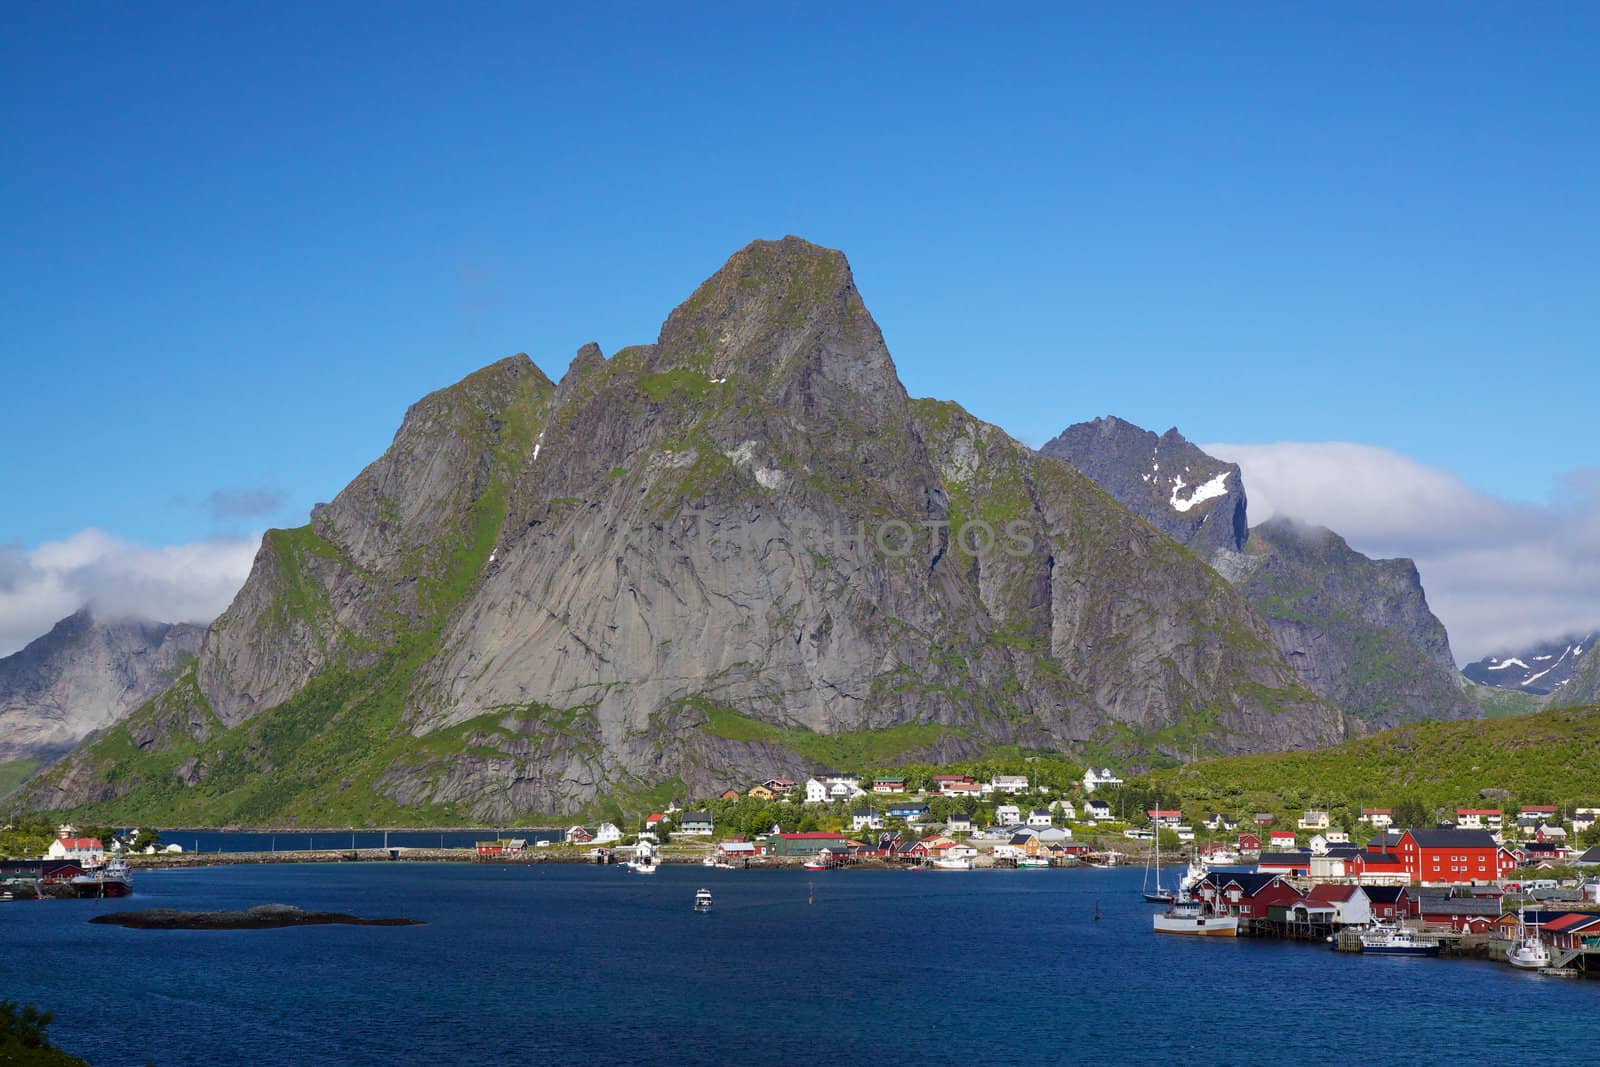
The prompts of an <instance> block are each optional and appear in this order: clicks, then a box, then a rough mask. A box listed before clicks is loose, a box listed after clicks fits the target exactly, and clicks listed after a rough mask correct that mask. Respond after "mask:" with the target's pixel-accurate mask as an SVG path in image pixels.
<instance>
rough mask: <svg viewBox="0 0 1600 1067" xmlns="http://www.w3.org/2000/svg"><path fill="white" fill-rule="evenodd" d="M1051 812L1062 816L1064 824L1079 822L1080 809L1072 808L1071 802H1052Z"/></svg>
mask: <svg viewBox="0 0 1600 1067" xmlns="http://www.w3.org/2000/svg"><path fill="white" fill-rule="evenodd" d="M1050 810H1051V811H1053V812H1055V813H1056V814H1057V815H1059V816H1061V818H1062V821H1064V822H1077V821H1078V809H1077V808H1075V807H1073V806H1072V801H1070V800H1053V801H1051V802H1050Z"/></svg>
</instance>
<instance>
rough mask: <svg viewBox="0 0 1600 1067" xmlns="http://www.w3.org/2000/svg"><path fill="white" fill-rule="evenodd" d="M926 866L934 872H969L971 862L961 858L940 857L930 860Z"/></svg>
mask: <svg viewBox="0 0 1600 1067" xmlns="http://www.w3.org/2000/svg"><path fill="white" fill-rule="evenodd" d="M928 866H929V867H931V868H932V869H934V870H936V871H970V870H972V861H971V860H969V859H966V858H965V857H963V856H941V857H940V858H938V859H936V860H930V861H929V862H928Z"/></svg>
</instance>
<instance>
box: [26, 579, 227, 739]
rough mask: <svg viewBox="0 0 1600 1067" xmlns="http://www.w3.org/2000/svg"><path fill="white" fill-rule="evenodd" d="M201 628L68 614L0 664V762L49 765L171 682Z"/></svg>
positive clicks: (194, 646) (196, 642)
mask: <svg viewBox="0 0 1600 1067" xmlns="http://www.w3.org/2000/svg"><path fill="white" fill-rule="evenodd" d="M205 632H206V631H205V627H204V626H193V625H190V624H187V623H177V624H172V623H163V622H149V621H143V620H131V619H126V620H101V619H97V618H95V617H94V616H93V615H92V614H91V613H90V612H89V611H87V610H84V611H79V612H77V613H76V614H74V615H70V616H68V617H67V618H65V619H62V620H61V621H60V622H58V623H56V625H55V626H54V627H52V628H51V630H50V632H49V633H47V634H45V635H44V636H43V637H40V638H38V639H37V640H35V641H33V642H32V643H31V644H29V645H28V646H27V647H26V648H24V649H22V650H21V651H20V652H16V653H13V654H12V655H9V656H6V657H5V658H4V659H0V763H4V762H9V761H11V760H18V759H49V758H52V757H54V756H57V755H60V754H61V753H62V752H65V751H66V750H68V749H70V748H71V747H72V746H73V745H75V744H77V743H78V742H79V741H81V740H83V739H84V737H86V736H87V735H88V734H89V733H91V732H92V731H95V730H99V729H102V728H104V727H106V726H109V725H111V724H112V723H114V722H116V721H117V720H118V719H120V718H122V717H123V716H124V715H126V714H127V713H128V712H129V711H131V710H132V709H133V708H135V707H137V706H138V705H139V704H142V703H143V702H144V701H146V700H148V699H150V698H151V697H152V696H154V695H155V694H157V693H159V692H160V691H161V690H163V689H165V688H166V687H167V686H168V685H170V684H171V683H172V679H173V678H174V677H175V676H176V675H177V674H178V672H179V671H180V670H181V669H182V668H183V665H184V662H185V661H186V660H191V659H193V658H194V657H195V656H196V655H197V654H198V653H199V651H200V643H201V641H202V640H203V639H204V637H205Z"/></svg>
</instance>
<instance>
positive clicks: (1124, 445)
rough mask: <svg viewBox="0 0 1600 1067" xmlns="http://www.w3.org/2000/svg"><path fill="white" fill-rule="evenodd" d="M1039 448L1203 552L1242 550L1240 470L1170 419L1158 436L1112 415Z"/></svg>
mask: <svg viewBox="0 0 1600 1067" xmlns="http://www.w3.org/2000/svg"><path fill="white" fill-rule="evenodd" d="M1039 451H1040V452H1041V453H1042V454H1044V455H1046V456H1050V457H1052V458H1055V459H1060V460H1064V461H1066V462H1067V463H1070V464H1071V465H1072V466H1074V467H1076V468H1077V469H1078V470H1080V471H1082V472H1083V473H1084V474H1086V475H1088V476H1089V478H1090V480H1092V481H1093V482H1094V483H1095V484H1096V485H1098V486H1100V488H1102V489H1104V490H1105V491H1106V492H1108V493H1110V494H1111V495H1112V496H1113V497H1115V498H1116V499H1117V500H1119V501H1121V502H1122V503H1123V505H1124V506H1126V507H1127V508H1128V509H1129V510H1130V511H1132V512H1133V513H1134V514H1135V515H1138V516H1139V517H1140V518H1142V519H1144V520H1145V521H1146V522H1148V523H1150V524H1151V525H1152V526H1154V527H1155V528H1156V529H1158V530H1160V531H1161V532H1162V533H1164V534H1166V535H1167V536H1168V537H1170V538H1172V539H1173V540H1174V541H1176V542H1178V543H1179V544H1180V545H1188V546H1189V547H1190V548H1191V549H1193V550H1194V551H1195V552H1196V553H1197V554H1198V555H1199V556H1200V557H1201V558H1202V559H1205V560H1208V561H1209V560H1210V559H1211V557H1212V556H1214V555H1215V554H1216V553H1217V552H1218V551H1226V552H1242V551H1243V550H1244V546H1245V541H1246V539H1247V538H1248V537H1249V529H1250V528H1249V524H1248V522H1247V521H1246V518H1245V510H1246V501H1245V495H1244V476H1243V475H1242V474H1241V473H1240V471H1239V466H1238V464H1236V463H1224V462H1222V461H1221V460H1220V459H1217V458H1215V457H1213V456H1209V455H1207V454H1206V453H1204V452H1202V451H1201V450H1200V449H1199V448H1197V447H1195V446H1194V445H1192V444H1190V443H1189V441H1188V440H1187V439H1185V438H1184V436H1183V435H1182V434H1181V433H1179V432H1178V430H1177V428H1176V427H1174V428H1172V429H1170V430H1168V431H1167V432H1166V433H1164V434H1162V435H1161V436H1159V437H1157V436H1156V435H1155V434H1153V433H1151V432H1150V431H1149V430H1145V429H1141V428H1140V427H1138V426H1135V425H1134V424H1133V423H1131V422H1125V421H1123V420H1122V419H1119V418H1116V417H1115V416H1112V417H1108V418H1101V419H1095V420H1094V421H1093V422H1080V423H1076V424H1074V425H1072V426H1068V427H1067V428H1066V429H1065V430H1063V431H1062V432H1061V433H1060V435H1058V436H1057V437H1055V438H1054V439H1052V440H1050V441H1048V442H1046V443H1045V445H1044V447H1043V448H1041V449H1039Z"/></svg>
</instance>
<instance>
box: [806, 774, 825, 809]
mask: <svg viewBox="0 0 1600 1067" xmlns="http://www.w3.org/2000/svg"><path fill="white" fill-rule="evenodd" d="M805 802H806V803H807V804H826V803H827V802H828V786H827V784H826V783H825V782H823V781H821V780H820V779H817V778H807V779H806V801H805Z"/></svg>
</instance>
